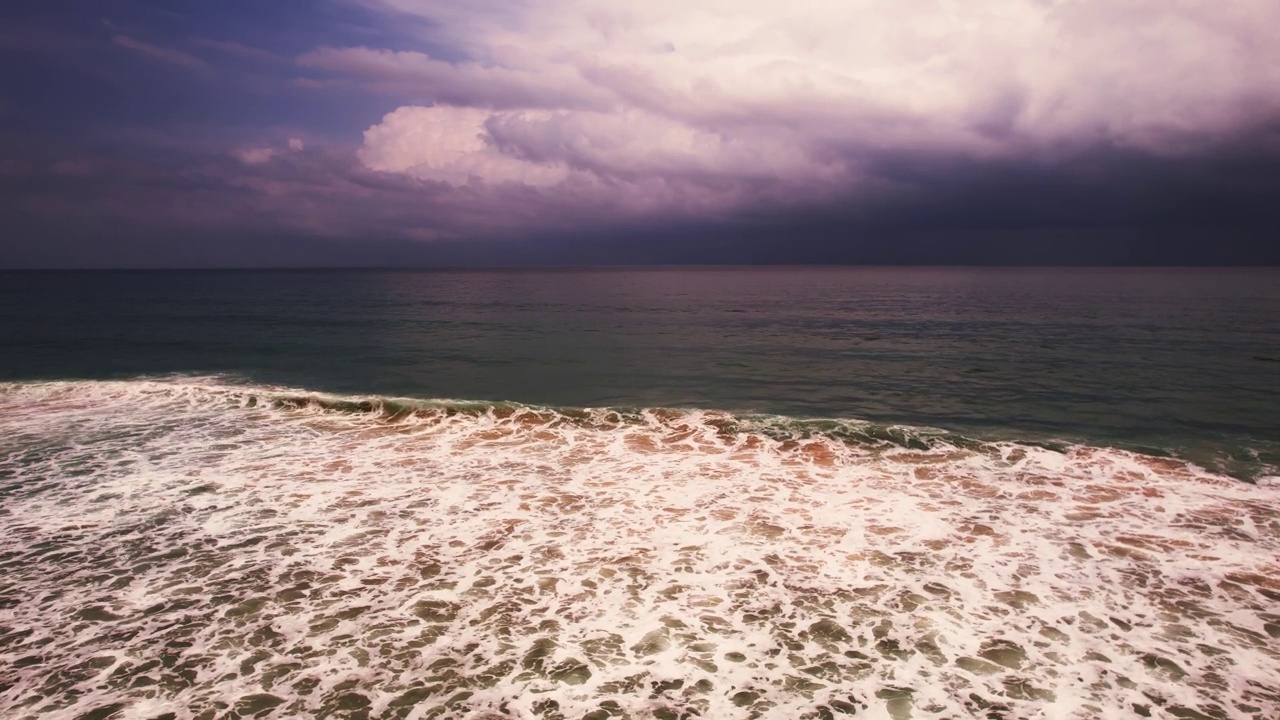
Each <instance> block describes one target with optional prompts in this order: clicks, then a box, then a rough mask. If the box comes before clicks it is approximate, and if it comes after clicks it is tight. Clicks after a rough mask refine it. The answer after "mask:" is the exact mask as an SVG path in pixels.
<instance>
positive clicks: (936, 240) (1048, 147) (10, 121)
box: [0, 0, 1280, 268]
mask: <svg viewBox="0 0 1280 720" xmlns="http://www.w3.org/2000/svg"><path fill="white" fill-rule="evenodd" d="M1276 28H1280V3H1277V2H1275V0H845V1H843V2H834V1H832V0H788V1H787V2H777V0H611V1H606V0H501V1H499V0H311V1H308V2H302V1H300V0H274V1H273V2H260V1H258V0H219V2H216V3H211V2H205V1H203V0H171V1H169V2H150V1H146V2H143V1H136V2H123V1H121V0H79V1H69V0H40V1H32V0H11V1H10V2H6V3H4V6H3V9H0V228H2V229H0V267H12V268H20V267H275V266H290V267H299V266H300V267H314V266H385V265H390V266H420V265H421V266H433V265H524V264H532V265H563V264H631V263H716V264H735V263H920V264H1174V265H1199V264H1209V265H1212V264H1280V233H1278V232H1277V227H1280V43H1276V42H1274V32H1275V29H1276Z"/></svg>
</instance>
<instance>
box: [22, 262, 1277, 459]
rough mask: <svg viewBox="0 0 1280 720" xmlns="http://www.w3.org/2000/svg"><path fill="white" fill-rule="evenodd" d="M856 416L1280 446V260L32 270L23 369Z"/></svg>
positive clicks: (1155, 444)
mask: <svg viewBox="0 0 1280 720" xmlns="http://www.w3.org/2000/svg"><path fill="white" fill-rule="evenodd" d="M170 373H193V374H227V375H230V376H233V377H239V378H242V379H245V380H247V381H250V382H263V383H276V384H283V385H288V386H293V387H303V388H310V389H315V390H320V391H330V392H342V393H360V394H372V395H396V396H409V397H418V398H462V399H468V400H492V401H516V402H525V403H534V404H545V405H554V406H567V407H579V406H625V407H691V408H713V409H723V410H729V411H733V412H746V413H769V414H782V415H789V416H798V417H805V418H855V419H862V420H869V421H874V422H882V423H897V424H905V425H922V426H930V427H937V428H942V429H947V430H952V431H957V432H963V433H967V434H977V435H980V436H982V437H994V438H1000V437H1012V438H1017V439H1054V440H1065V441H1069V442H1087V443H1091V444H1101V445H1117V446H1122V447H1130V448H1136V449H1141V450H1145V451H1150V452H1157V453H1171V454H1175V455H1179V456H1185V457H1188V458H1191V459H1194V460H1196V461H1198V462H1201V463H1204V464H1206V465H1208V466H1210V467H1215V468H1216V469H1219V470H1224V471H1227V472H1230V473H1232V474H1235V475H1238V476H1250V475H1253V474H1256V473H1258V472H1265V471H1266V470H1265V467H1266V466H1269V465H1272V464H1274V463H1275V462H1276V459H1277V455H1276V453H1277V448H1278V447H1280V445H1278V443H1280V272H1278V271H1275V270H1269V269H1263V270H1224V269H1205V270H1189V269H1185V270H1184V269H964V268H961V269H897V268H867V269H850V268H715V269H689V268H679V269H675V268H671V269H662V268H658V269H582V270H579V269H575V270H521V271H496V272H495V271H467V272H409V271H308V272H235V271H228V272H102V273H99V272H94V273H8V274H5V275H3V281H2V282H0V379H9V380H18V379H34V378H44V379H49V378H127V377H133V376H144V375H145V376H150V375H163V374H170Z"/></svg>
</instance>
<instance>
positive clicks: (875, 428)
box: [0, 375, 1280, 483]
mask: <svg viewBox="0 0 1280 720" xmlns="http://www.w3.org/2000/svg"><path fill="white" fill-rule="evenodd" d="M104 383H105V384H104ZM5 388H7V390H5ZM55 388H56V389H57V391H58V392H64V393H65V392H84V393H90V392H92V393H102V392H115V393H117V394H118V393H121V392H137V393H139V395H140V397H141V396H149V397H153V396H155V395H157V394H159V395H171V396H174V397H178V396H181V397H183V398H184V399H185V400H186V401H188V402H195V403H201V402H206V403H207V402H218V403H225V404H227V405H228V406H231V407H242V408H254V407H270V408H274V409H277V410H281V411H285V412H290V411H292V412H302V413H330V414H336V415H349V416H352V417H358V418H361V419H363V420H366V421H370V422H377V423H382V424H406V425H411V424H414V423H424V422H425V423H432V422H440V421H445V420H450V419H452V420H463V419H466V418H471V419H474V420H477V421H479V420H483V421H485V422H488V423H500V424H507V425H510V426H511V427H513V428H514V427H524V428H543V429H554V428H558V427H577V428H581V429H591V430H600V431H608V430H621V429H627V428H631V429H636V428H649V429H650V430H652V431H654V432H662V431H664V430H670V429H671V428H675V427H680V428H683V429H685V430H687V429H689V427H692V426H698V427H699V429H700V430H704V431H708V432H712V433H714V434H715V435H716V436H718V437H720V438H721V439H722V440H725V441H729V440H732V439H734V438H740V437H745V436H758V437H760V438H764V439H769V440H772V441H778V442H783V443H798V442H804V441H811V440H824V441H830V442H833V443H838V444H842V445H846V446H858V447H866V448H881V449H887V448H904V449H910V450H920V451H926V450H935V449H940V448H950V449H959V450H968V451H974V452H987V453H993V452H994V453H997V454H998V453H1000V452H1002V450H1001V447H1003V446H1008V445H1016V446H1025V447H1030V448H1038V449H1045V450H1051V451H1054V452H1058V453H1065V452H1068V451H1070V450H1071V449H1073V448H1086V447H1089V445H1088V444H1086V443H1082V442H1079V441H1075V440H1066V439H1057V438H1052V437H1046V436H1037V437H1026V436H1017V435H1009V434H1007V433H1006V434H1005V435H1004V436H1000V437H997V436H993V435H992V434H990V433H987V434H984V436H982V437H975V436H970V435H965V434H963V433H958V432H954V431H949V430H944V429H939V428H932V427H921V426H912V425H903V424H888V423H876V422H871V421H866V420H859V419H834V418H799V417H790V416H782V415H772V414H756V413H735V412H730V411H718V410H707V409H691V408H663V407H654V408H639V407H599V408H582V407H565V406H539V405H530V404H525V403H520V402H515V401H488V400H458V399H446V398H425V399H424V398H410V397H398V396H379V395H342V394H333V393H325V392H318V391H310V390H303V389H298V388H290V387H283V386H266V385H257V384H251V383H247V382H242V381H240V380H238V379H236V378H230V377H225V376H216V375H215V376H185V375H177V376H165V377H151V378H138V379H132V380H123V381H75V380H72V381H27V382H18V383H0V392H8V393H11V394H12V393H14V392H20V391H21V390H22V389H25V391H26V392H28V393H30V392H37V393H38V392H43V391H45V390H50V391H52V390H54V389H55ZM108 388H113V390H108ZM787 447H790V446H784V449H786V448H787ZM1104 448H1107V449H1114V450H1116V451H1123V452H1132V453H1136V454H1139V455H1145V456H1151V457H1156V458H1164V459H1171V460H1180V461H1185V462H1187V463H1190V464H1193V465H1195V466H1197V467H1199V468H1202V469H1204V470H1206V471H1208V472H1210V473H1216V474H1221V475H1226V476H1228V477H1232V478H1235V479H1237V480H1242V481H1245V482H1249V483H1253V482H1257V481H1259V480H1262V481H1269V480H1270V479H1272V478H1274V477H1276V476H1277V475H1280V467H1278V466H1277V461H1280V458H1277V457H1273V455H1274V453H1270V452H1266V451H1259V450H1258V449H1257V448H1253V447H1249V446H1242V445H1226V444H1222V443H1216V444H1208V445H1200V446H1198V447H1196V448H1193V449H1188V448H1183V447H1176V446H1171V447H1154V446H1152V445H1150V444H1125V443H1117V444H1113V445H1109V446H1104Z"/></svg>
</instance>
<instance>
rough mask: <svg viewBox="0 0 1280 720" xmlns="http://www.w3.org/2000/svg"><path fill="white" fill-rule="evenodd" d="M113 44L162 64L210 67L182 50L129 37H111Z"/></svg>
mask: <svg viewBox="0 0 1280 720" xmlns="http://www.w3.org/2000/svg"><path fill="white" fill-rule="evenodd" d="M111 42H112V44H114V45H116V46H118V47H122V48H128V49H129V50H132V51H134V52H137V53H141V54H143V55H146V56H147V57H149V58H151V59H152V60H159V61H160V62H165V63H169V64H170V65H181V66H182V67H189V68H202V67H206V66H207V65H208V63H206V62H205V61H203V60H201V59H200V58H198V57H196V56H194V55H188V54H187V53H184V52H182V51H180V50H174V49H172V48H165V47H160V46H158V45H152V44H150V43H144V42H142V41H141V40H134V39H133V38H131V37H129V36H128V35H113V36H112V37H111Z"/></svg>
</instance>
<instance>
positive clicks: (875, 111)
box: [300, 0, 1280, 211]
mask: <svg viewBox="0 0 1280 720" xmlns="http://www.w3.org/2000/svg"><path fill="white" fill-rule="evenodd" d="M370 2H371V4H373V5H375V6H377V7H380V8H383V9H392V10H394V11H396V12H400V13H410V14H413V15H418V16H420V17H422V18H426V19H429V20H431V21H432V22H431V23H427V24H426V26H427V27H428V28H429V29H428V30H426V31H425V32H427V33H428V36H427V37H424V41H430V42H431V43H433V44H434V45H436V46H447V47H451V48H453V49H454V50H455V51H456V55H457V56H458V57H461V58H464V59H461V60H452V59H447V58H443V57H432V56H429V55H428V54H426V53H424V52H392V51H389V50H376V49H369V48H339V49H332V48H331V49H321V50H317V51H315V52H313V53H310V54H308V55H306V56H304V57H302V58H300V62H301V64H303V65H305V66H308V67H312V68H317V69H324V70H328V71H332V72H342V73H346V74H352V75H357V76H360V77H364V78H366V79H370V80H372V81H373V83H374V84H375V85H376V86H378V87H380V88H382V89H384V90H388V91H398V90H406V89H412V90H413V91H414V92H415V93H416V94H418V95H425V96H426V97H429V98H431V99H432V100H433V101H434V102H435V103H436V106H435V107H421V106H404V107H401V108H399V109H397V110H395V111H393V112H391V113H389V114H387V116H386V117H385V118H383V120H382V122H380V123H379V124H377V125H375V126H373V127H371V128H369V130H368V131H367V132H366V133H365V137H364V146H363V149H362V150H361V153H360V157H361V158H362V160H363V161H364V162H365V163H366V164H367V165H368V167H370V168H373V169H376V170H381V171H385V172H398V173H405V174H409V175H413V176H416V177H419V178H424V179H430V180H437V181H442V182H447V183H450V184H453V185H457V186H464V185H466V186H473V185H475V184H476V183H480V184H482V185H488V186H496V185H502V184H511V183H517V184H524V185H529V186H533V187H544V188H545V187H548V186H550V185H555V184H561V183H563V184H567V185H572V186H573V187H575V188H577V189H578V190H582V189H583V188H587V187H589V188H592V190H591V192H593V193H595V195H596V196H597V197H598V198H599V200H600V202H602V203H604V204H606V205H607V204H610V203H613V204H616V205H618V206H620V207H622V206H627V207H633V206H636V198H637V196H639V195H644V197H646V198H648V199H649V200H652V198H654V197H656V196H655V195H654V194H653V188H654V187H657V186H659V185H661V186H665V187H668V188H670V187H677V186H678V187H680V188H681V190H680V191H679V192H667V193H666V195H665V196H667V197H671V198H674V199H673V200H672V202H679V201H680V199H681V198H687V197H689V196H690V192H692V191H691V190H690V188H694V189H696V190H697V192H694V195H695V196H697V197H699V198H701V199H702V200H706V198H710V197H716V198H719V200H717V201H716V203H713V204H717V203H718V204H720V205H724V206H728V205H733V204H734V203H737V204H742V203H754V202H758V201H759V200H760V198H761V195H760V188H761V187H762V186H769V187H772V188H773V191H771V192H772V194H773V195H775V196H777V197H785V196H786V195H787V194H788V192H790V193H792V194H798V193H809V192H812V191H815V190H821V189H823V188H827V189H832V190H839V189H842V188H843V189H848V188H851V187H855V186H856V185H857V184H858V183H864V182H867V178H866V177H865V175H864V173H863V172H862V170H861V169H860V168H859V167H858V158H859V157H862V156H863V155H865V154H867V153H883V152H894V151H902V152H912V153H920V152H924V153H931V152H936V153H945V154H952V155H954V154H961V155H966V156H970V157H978V158H989V157H1001V158H1008V157H1015V158H1016V157H1023V156H1040V155H1044V154H1054V153H1064V152H1065V153H1070V152H1075V151H1079V150H1083V149H1088V148H1092V147H1099V146H1109V147H1125V148H1129V149H1132V150H1135V151H1139V152H1149V153H1160V154H1179V153H1188V152H1197V151H1200V150H1202V149H1204V148H1206V147H1209V146H1212V145H1213V144H1214V143H1216V142H1219V141H1221V139H1222V138H1224V137H1226V136H1229V135H1230V134H1232V133H1235V132H1239V131H1242V130H1245V129H1248V127H1249V126H1250V124H1251V123H1255V122H1257V121H1258V120H1259V119H1261V118H1263V117H1265V116H1267V115H1268V114H1276V113H1280V89H1278V88H1280V43H1275V42H1273V41H1272V37H1271V35H1272V34H1273V32H1274V29H1275V28H1277V27H1280V3H1277V2H1275V1H1274V0H1232V1H1231V2H1228V3H1221V2H1211V1H1210V0H1183V1H1182V2H1177V3H1170V2H1167V0H1126V1H1125V2H1115V0H970V1H968V2H960V1H959V0H850V1H848V2H843V3H832V2H829V0H788V2H776V0H615V1H612V2H603V1H602V0H525V1H524V2H520V3H514V4H512V3H494V2H467V3H464V2H456V1H453V0H449V1H445V0H434V1H432V0H376V2H374V1H373V0H370ZM698 193H701V194H698ZM765 195H766V196H767V195H770V192H766V193H765ZM640 205H643V206H645V207H650V208H652V209H654V210H656V211H661V210H662V209H664V208H663V205H662V203H652V202H648V201H645V202H642V203H640Z"/></svg>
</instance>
